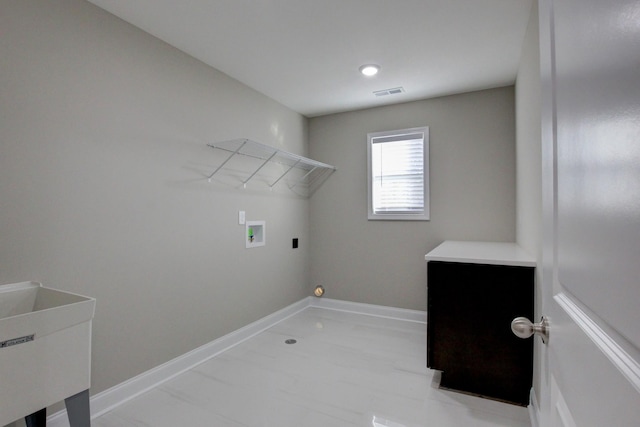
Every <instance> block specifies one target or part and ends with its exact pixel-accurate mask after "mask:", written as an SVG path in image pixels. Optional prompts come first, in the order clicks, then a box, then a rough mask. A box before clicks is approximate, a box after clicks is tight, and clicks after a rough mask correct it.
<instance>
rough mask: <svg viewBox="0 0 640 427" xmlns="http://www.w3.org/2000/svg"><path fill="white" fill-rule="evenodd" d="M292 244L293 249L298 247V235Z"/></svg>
mask: <svg viewBox="0 0 640 427" xmlns="http://www.w3.org/2000/svg"><path fill="white" fill-rule="evenodd" d="M291 246H292V247H293V249H298V238H297V237H294V238H293V242H292V243H291Z"/></svg>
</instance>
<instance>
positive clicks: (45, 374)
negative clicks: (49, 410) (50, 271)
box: [0, 282, 96, 426]
mask: <svg viewBox="0 0 640 427" xmlns="http://www.w3.org/2000/svg"><path fill="white" fill-rule="evenodd" d="M95 303H96V301H95V299H93V298H88V297H84V296H81V295H76V294H72V293H69V292H63V291H59V290H55V289H51V288H47V287H44V286H42V284H40V283H36V282H23V283H14V284H10V285H3V286H0V378H2V381H0V426H3V425H5V424H9V423H11V422H13V421H15V420H17V419H19V418H22V417H24V416H26V415H29V414H31V413H34V412H36V411H38V410H40V409H42V408H45V407H47V406H50V405H52V404H54V403H56V402H59V401H61V400H64V399H66V398H67V397H69V396H72V395H75V394H77V393H79V392H81V391H84V390H88V389H89V386H90V382H91V321H92V319H93V314H94V311H95Z"/></svg>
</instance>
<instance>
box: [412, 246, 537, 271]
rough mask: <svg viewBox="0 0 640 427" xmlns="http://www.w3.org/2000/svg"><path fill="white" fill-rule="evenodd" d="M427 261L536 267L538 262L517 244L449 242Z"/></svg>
mask: <svg viewBox="0 0 640 427" xmlns="http://www.w3.org/2000/svg"><path fill="white" fill-rule="evenodd" d="M424 259H425V260H427V261H448V262H465V263H470V264H493V265H513V266H522V267H535V266H536V260H535V258H533V257H532V256H531V255H529V254H528V253H527V252H525V250H524V249H522V248H521V247H520V246H518V245H517V244H516V243H499V242H460V241H454V240H447V241H445V242H443V243H442V244H441V245H439V246H438V247H436V248H435V249H434V250H432V251H431V252H429V253H428V254H426V255H425V256H424Z"/></svg>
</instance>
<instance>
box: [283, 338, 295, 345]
mask: <svg viewBox="0 0 640 427" xmlns="http://www.w3.org/2000/svg"><path fill="white" fill-rule="evenodd" d="M297 342H298V341H296V340H294V339H288V340H286V341H285V342H284V343H285V344H295V343H297Z"/></svg>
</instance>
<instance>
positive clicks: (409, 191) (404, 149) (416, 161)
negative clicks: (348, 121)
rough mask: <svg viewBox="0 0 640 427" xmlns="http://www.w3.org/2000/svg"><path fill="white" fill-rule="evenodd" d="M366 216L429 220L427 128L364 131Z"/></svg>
mask: <svg viewBox="0 0 640 427" xmlns="http://www.w3.org/2000/svg"><path fill="white" fill-rule="evenodd" d="M367 158H368V163H367V166H368V182H369V197H368V200H369V219H387V220H422V221H427V220H429V128H428V127H421V128H412V129H402V130H395V131H388V132H374V133H369V134H367Z"/></svg>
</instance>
